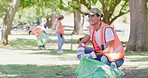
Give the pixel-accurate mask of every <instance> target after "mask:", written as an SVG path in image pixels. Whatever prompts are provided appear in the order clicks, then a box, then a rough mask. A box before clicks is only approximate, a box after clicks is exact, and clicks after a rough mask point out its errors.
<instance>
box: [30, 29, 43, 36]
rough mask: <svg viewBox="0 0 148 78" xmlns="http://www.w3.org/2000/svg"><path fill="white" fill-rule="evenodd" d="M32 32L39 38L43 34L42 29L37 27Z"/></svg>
mask: <svg viewBox="0 0 148 78" xmlns="http://www.w3.org/2000/svg"><path fill="white" fill-rule="evenodd" d="M32 32H33V34H34V35H35V36H36V37H37V38H38V37H39V35H40V34H41V32H42V29H41V28H40V27H36V28H35V29H34V30H32Z"/></svg>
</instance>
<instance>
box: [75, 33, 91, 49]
mask: <svg viewBox="0 0 148 78" xmlns="http://www.w3.org/2000/svg"><path fill="white" fill-rule="evenodd" d="M89 40H90V36H89V35H87V34H86V35H85V36H84V38H83V39H82V40H81V42H80V43H79V46H78V47H84V46H85V44H86V43H87V42H88V41H89Z"/></svg>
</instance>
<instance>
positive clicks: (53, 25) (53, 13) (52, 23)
mask: <svg viewBox="0 0 148 78" xmlns="http://www.w3.org/2000/svg"><path fill="white" fill-rule="evenodd" d="M55 20H56V13H55V12H52V16H51V26H52V31H54V29H55Z"/></svg>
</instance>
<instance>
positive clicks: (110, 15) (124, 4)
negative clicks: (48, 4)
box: [69, 0, 129, 34]
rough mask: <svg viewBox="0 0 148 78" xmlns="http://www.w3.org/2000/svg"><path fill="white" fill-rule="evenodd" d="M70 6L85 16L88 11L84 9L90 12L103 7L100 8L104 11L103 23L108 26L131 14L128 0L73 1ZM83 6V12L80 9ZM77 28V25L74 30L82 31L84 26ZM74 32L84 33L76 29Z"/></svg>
mask: <svg viewBox="0 0 148 78" xmlns="http://www.w3.org/2000/svg"><path fill="white" fill-rule="evenodd" d="M69 5H70V6H71V7H72V8H73V9H75V10H77V11H78V13H81V14H83V15H84V14H85V13H86V12H85V11H86V10H85V11H84V8H86V9H88V10H90V9H91V8H92V7H93V6H96V5H101V6H98V7H99V9H100V10H102V13H103V14H104V17H103V21H104V22H105V23H108V24H112V23H113V22H114V21H115V20H116V19H117V18H118V17H120V16H122V15H124V14H126V13H128V12H129V10H128V5H129V2H128V0H72V2H71V3H70V4H69ZM82 5H83V6H84V7H83V10H82V9H79V7H81V6H82ZM100 7H101V8H100ZM74 18H75V17H74ZM75 19H79V18H75ZM79 23H80V22H79ZM81 23H83V22H81ZM75 24H76V23H75ZM78 25H80V24H78ZM81 25H83V24H81ZM75 26H76V25H74V28H81V29H82V28H83V26H81V27H75ZM73 32H75V33H78V34H79V33H82V31H80V29H74V31H73Z"/></svg>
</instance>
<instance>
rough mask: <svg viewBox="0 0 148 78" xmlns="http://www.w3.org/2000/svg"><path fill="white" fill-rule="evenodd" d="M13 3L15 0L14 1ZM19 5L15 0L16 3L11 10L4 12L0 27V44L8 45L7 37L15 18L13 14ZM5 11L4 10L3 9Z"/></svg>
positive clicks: (18, 1)
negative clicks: (0, 28) (0, 26)
mask: <svg viewBox="0 0 148 78" xmlns="http://www.w3.org/2000/svg"><path fill="white" fill-rule="evenodd" d="M14 1H15V0H14ZM19 5H20V0H17V1H16V3H15V4H14V5H13V6H12V7H11V9H9V10H8V9H7V11H5V13H6V14H5V17H4V19H3V26H2V30H1V32H2V34H1V37H2V38H1V43H2V44H4V45H6V44H8V35H9V34H10V31H11V26H12V22H13V19H14V16H15V13H16V11H17V9H18V8H19ZM5 10H6V8H5Z"/></svg>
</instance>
